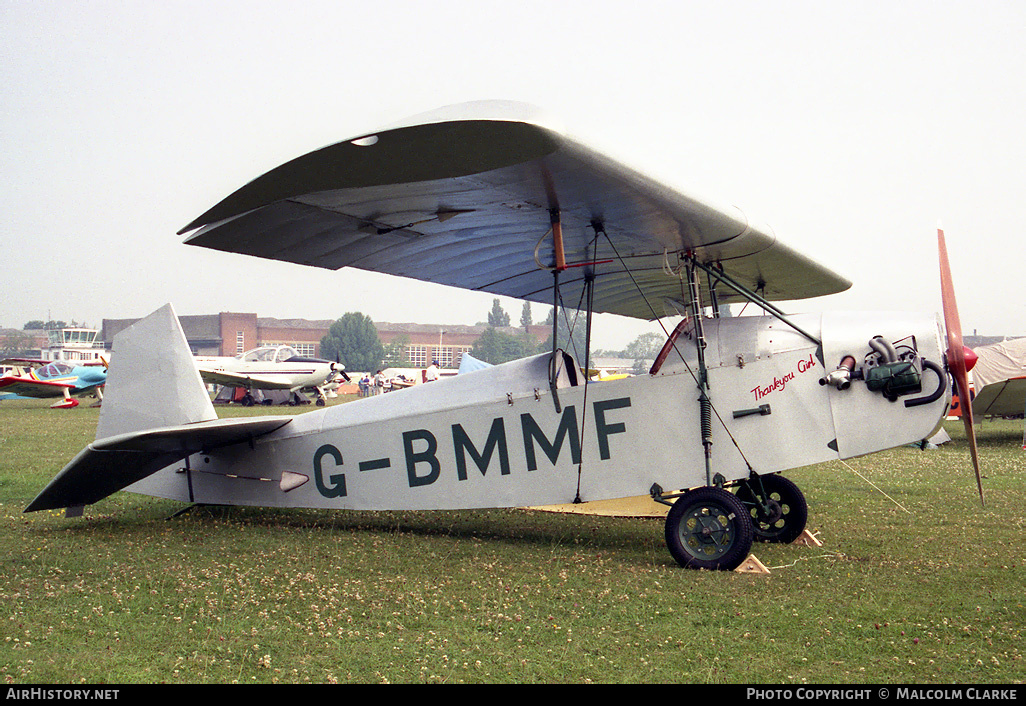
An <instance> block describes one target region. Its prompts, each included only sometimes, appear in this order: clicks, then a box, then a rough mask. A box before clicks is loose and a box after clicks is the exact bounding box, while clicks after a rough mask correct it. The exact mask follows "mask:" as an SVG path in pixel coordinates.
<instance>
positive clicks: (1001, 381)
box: [972, 338, 1026, 416]
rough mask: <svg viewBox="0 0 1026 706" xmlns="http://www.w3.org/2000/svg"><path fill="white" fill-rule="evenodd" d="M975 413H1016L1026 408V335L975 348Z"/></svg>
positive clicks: (1014, 414)
mask: <svg viewBox="0 0 1026 706" xmlns="http://www.w3.org/2000/svg"><path fill="white" fill-rule="evenodd" d="M973 352H974V353H975V354H976V356H977V358H978V360H977V361H976V365H975V367H973V371H972V374H973V388H974V389H975V391H976V396H975V398H974V399H973V415H974V416H976V415H980V416H984V415H985V416H1017V415H1021V414H1023V412H1024V410H1026V338H1015V339H1012V340H1009V341H1001V342H1000V343H995V344H993V345H990V346H981V347H980V348H974V349H973Z"/></svg>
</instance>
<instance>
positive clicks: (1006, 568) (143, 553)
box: [0, 401, 1026, 684]
mask: <svg viewBox="0 0 1026 706" xmlns="http://www.w3.org/2000/svg"><path fill="white" fill-rule="evenodd" d="M307 409H308V408H307ZM289 411H305V410H297V409H293V408H280V407H275V408H257V409H249V410H243V409H236V408H221V409H219V413H220V414H221V415H222V416H231V415H238V414H260V413H273V414H281V413H283V412H285V413H288V412H289ZM97 414H98V412H97V410H95V409H88V408H83V407H80V408H78V409H73V410H50V409H48V406H47V405H46V404H45V403H39V402H31V401H5V402H2V403H0V562H2V564H0V605H2V606H3V615H2V619H0V679H3V680H5V681H6V682H7V683H78V682H84V683H91V684H95V683H103V682H110V683H157V682H170V683H178V682H180V683H229V682H236V681H237V682H242V683H252V682H258V683H269V682H281V683H298V682H312V683H325V682H336V681H337V682H393V683H399V682H403V683H409V682H506V683H513V682H545V683H555V682H560V683H563V682H573V683H580V682H606V683H609V682H613V683H641V682H676V683H685V682H687V683H703V682H717V683H746V684H757V683H769V684H799V683H859V684H861V683H871V682H874V683H878V682H890V683H899V682H900V683H941V682H959V683H984V682H985V683H1022V681H1023V675H1024V673H1026V670H1024V663H1023V655H1022V651H1023V646H1022V644H1023V637H1024V626H1026V610H1024V607H1023V603H1024V600H1026V599H1024V596H1023V577H1024V575H1026V572H1024V569H1026V549H1024V544H1023V539H1024V535H1026V531H1024V529H1026V528H1024V519H1023V513H1022V510H1021V499H1022V497H1023V490H1024V485H1026V453H1024V452H1023V450H1022V448H1021V441H1022V432H1023V427H1022V421H1016V422H987V423H986V424H984V425H983V427H982V430H981V434H980V443H981V456H982V459H983V463H984V466H985V472H986V475H987V479H986V481H985V488H986V492H987V505H986V507H985V508H981V507H980V503H979V500H978V498H977V497H976V489H975V480H974V478H973V474H972V470H971V467H970V464H969V456H968V449H967V446H966V444H965V441H964V435H963V434H962V433H961V426H960V425H959V424H957V423H956V424H949V426H948V430H949V432H950V433H951V435H952V437H953V438H954V441H953V442H952V443H951V444H948V445H946V446H945V447H942V448H940V449H936V450H927V451H921V450H918V449H914V448H900V449H895V450H893V451H889V452H885V453H881V454H876V455H874V456H870V457H866V458H862V459H856V460H854V461H850V462H848V465H849V466H850V467H851V469H849V468H848V467H846V466H845V465H843V464H841V463H836V462H835V463H828V464H822V465H818V466H813V467H808V468H802V469H798V470H795V471H793V472H791V473H790V474H788V475H789V477H791V478H792V479H793V480H794V481H795V482H797V483H798V485H799V486H800V487H801V488H802V489H803V490H804V492H805V494H806V496H807V498H808V501H809V505H810V520H809V528H810V530H812V531H813V532H814V533H816V534H817V536H818V537H819V538H820V539H821V540H822V542H823V546H822V547H817V548H813V547H797V546H776V545H756V547H755V548H754V550H753V552H754V554H755V555H756V556H757V557H758V558H759V559H760V560H761V561H762V562H763V563H765V564H766V565H767V566H769V567H771V569H772V572H771V573H770V574H769V575H753V574H741V573H714V572H695V571H686V570H683V569H680V568H678V567H677V566H676V564H675V563H674V562H673V560H672V558H671V557H670V555H669V553H668V552H667V550H666V548H665V546H664V543H663V538H662V534H663V528H662V523H661V521H657V520H644V519H615V518H600V517H586V516H576V515H558V514H553V513H544V512H533V511H521V510H494V511H478V512H416V513H390V512H386V513H361V512H328V511H310V510H262V509H244V508H231V509H215V508H194V509H193V510H191V511H189V512H187V513H185V514H182V515H180V516H178V517H174V518H172V515H173V514H174V513H175V512H177V511H178V510H180V509H182V508H183V506H182V505H180V504H176V503H171V502H166V501H161V500H156V499H153V498H147V497H143V496H136V495H131V494H128V493H118V494H115V495H114V496H112V497H110V498H108V499H106V500H104V501H101V502H100V503H97V504H96V505H94V506H91V507H89V508H87V509H86V515H85V517H83V518H77V519H66V518H64V517H63V516H62V515H61V514H60V513H48V512H43V513H33V514H29V515H25V514H23V513H22V509H23V508H24V507H25V506H26V505H27V504H28V502H29V501H30V500H31V499H32V498H33V497H34V496H35V494H36V493H37V492H38V491H39V490H40V489H41V488H42V487H43V486H44V485H45V484H46V483H47V482H48V481H49V480H50V478H52V477H53V475H54V474H55V473H56V472H57V471H58V470H59V469H60V468H61V467H62V466H63V464H64V463H66V462H67V461H68V460H69V459H70V458H71V457H72V456H73V455H74V454H75V453H77V452H78V450H79V449H81V448H82V447H83V446H84V445H85V444H86V443H88V442H89V441H90V440H91V439H92V437H93V435H94V434H95V429H96V420H97ZM852 469H853V470H852ZM854 471H858V473H859V474H861V475H862V476H864V477H865V479H868V481H871V482H872V483H873V484H874V485H875V486H877V488H879V490H878V489H876V488H874V487H873V486H872V485H870V484H869V482H867V480H865V479H863V478H862V477H860V476H859V475H856V473H855V472H854ZM885 494H886V495H885Z"/></svg>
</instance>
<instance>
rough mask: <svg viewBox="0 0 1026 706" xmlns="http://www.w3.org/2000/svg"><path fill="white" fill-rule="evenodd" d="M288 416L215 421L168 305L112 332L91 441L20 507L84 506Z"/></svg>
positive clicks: (274, 426) (241, 439)
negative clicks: (111, 352) (110, 356)
mask: <svg viewBox="0 0 1026 706" xmlns="http://www.w3.org/2000/svg"><path fill="white" fill-rule="evenodd" d="M291 419H292V417H291V416H286V417H269V416H268V417H256V418H252V419H218V418H217V414H216V413H215V412H214V405H213V404H212V403H211V402H210V396H209V395H208V394H207V391H206V388H205V387H204V385H203V379H202V378H201V377H200V374H199V370H198V369H197V368H196V363H195V362H194V361H193V357H192V353H191V352H190V351H189V344H188V342H187V341H186V340H185V333H184V332H183V331H182V326H181V324H180V323H179V322H178V317H177V316H176V315H175V311H174V309H173V308H172V307H171V305H170V304H167V305H166V306H163V307H161V308H160V309H157V311H155V312H153V313H152V314H150V315H149V316H147V317H146V318H145V319H142V320H140V321H138V322H137V323H135V324H134V325H132V326H131V327H129V328H127V329H125V330H124V331H122V332H121V333H120V334H118V335H117V336H115V337H114V355H113V360H112V361H111V365H110V370H109V372H108V373H107V390H106V394H105V395H104V398H103V407H101V408H100V420H99V422H98V424H97V428H96V441H94V442H93V443H91V444H89V446H87V447H86V448H84V449H82V451H81V452H79V454H78V455H77V456H75V458H74V459H72V461H71V462H70V463H69V464H68V465H66V466H65V467H64V468H63V469H62V470H61V471H60V473H58V474H57V475H56V476H55V477H54V478H53V480H51V481H50V483H49V484H48V485H47V486H46V487H45V488H44V489H43V490H42V491H41V492H40V493H39V495H37V496H36V498H35V499H34V500H33V501H32V502H31V503H30V504H29V506H28V507H27V508H25V512H36V511H38V510H53V509H58V508H68V509H69V515H70V514H71V510H72V509H75V510H76V513H75V514H81V508H82V506H84V505H89V504H91V503H95V502H97V501H98V500H102V499H103V498H105V497H107V496H108V495H111V494H112V493H116V492H117V491H119V490H122V489H124V488H127V487H128V486H130V485H131V484H133V483H135V482H137V481H139V480H142V479H143V478H146V477H147V476H150V475H152V474H154V473H156V472H157V471H160V470H161V469H163V468H167V467H168V466H169V465H170V464H173V463H176V462H178V461H181V460H182V459H184V458H186V457H187V456H190V455H192V454H194V453H199V452H201V451H203V452H206V453H209V452H210V451H212V450H214V449H218V448H221V447H225V446H231V445H234V444H240V443H247V442H252V440H253V439H255V438H257V437H260V436H263V435H265V434H270V433H272V432H274V431H276V430H277V429H280V428H281V427H283V426H285V425H286V424H288V423H289V422H290V421H291Z"/></svg>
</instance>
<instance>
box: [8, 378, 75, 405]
mask: <svg viewBox="0 0 1026 706" xmlns="http://www.w3.org/2000/svg"><path fill="white" fill-rule="evenodd" d="M73 387H74V385H69V384H67V383H64V382H47V381H45V380H32V379H29V378H23V377H16V376H8V377H3V378H0V392H10V393H12V394H15V395H21V396H22V397H36V398H40V399H42V398H46V397H61V396H62V395H64V391H65V390H70V389H72V388H73Z"/></svg>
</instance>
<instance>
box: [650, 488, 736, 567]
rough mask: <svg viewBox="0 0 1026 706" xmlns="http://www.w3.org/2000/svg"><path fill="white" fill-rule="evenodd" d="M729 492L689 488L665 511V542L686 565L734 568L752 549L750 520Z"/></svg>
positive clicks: (673, 553) (678, 560)
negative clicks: (689, 489)
mask: <svg viewBox="0 0 1026 706" xmlns="http://www.w3.org/2000/svg"><path fill="white" fill-rule="evenodd" d="M749 518H750V516H749V514H748V511H747V510H746V509H745V507H744V505H742V504H741V502H740V501H739V500H738V499H737V498H736V497H735V496H734V495H732V494H731V493H728V492H727V491H725V490H721V489H720V488H715V487H712V486H706V487H702V488H695V489H694V490H691V491H688V492H687V493H685V494H684V495H682V496H681V497H679V498H677V500H676V502H674V503H673V506H672V507H671V508H670V511H669V513H667V515H666V546H667V548H668V549H669V550H670V554H672V555H673V558H674V559H676V560H677V563H678V564H680V565H681V566H683V567H684V568H687V569H714V570H715V569H719V570H723V571H733V570H734V569H736V568H737V567H738V566H740V564H741V562H743V561H744V560H745V558H746V557H747V556H748V553H749V552H750V551H751V549H752V534H753V529H752V523H751V520H750V519H749Z"/></svg>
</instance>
